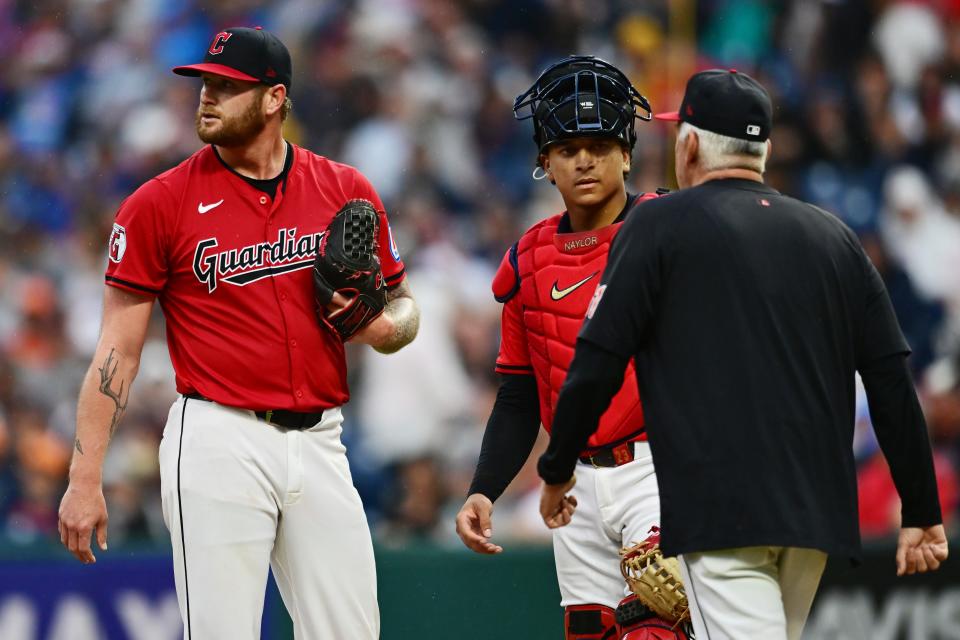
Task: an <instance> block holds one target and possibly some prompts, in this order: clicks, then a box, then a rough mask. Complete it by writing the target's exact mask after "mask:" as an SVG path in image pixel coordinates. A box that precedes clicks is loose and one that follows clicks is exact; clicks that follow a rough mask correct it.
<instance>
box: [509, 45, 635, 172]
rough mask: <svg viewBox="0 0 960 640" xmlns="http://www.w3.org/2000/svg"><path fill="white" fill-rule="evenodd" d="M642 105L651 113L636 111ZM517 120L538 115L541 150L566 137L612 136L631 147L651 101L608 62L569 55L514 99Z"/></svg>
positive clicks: (535, 121) (536, 130)
mask: <svg viewBox="0 0 960 640" xmlns="http://www.w3.org/2000/svg"><path fill="white" fill-rule="evenodd" d="M637 107H640V109H642V110H643V111H645V112H646V113H639V114H638V113H637ZM513 114H514V117H516V119H517V120H527V119H530V118H532V119H533V141H534V142H536V143H537V149H538V150H539V152H540V153H541V154H542V153H544V151H545V150H546V148H547V147H548V146H549V145H550V144H552V143H554V142H556V141H557V140H561V139H564V138H575V137H580V136H596V137H613V138H617V139H619V140H620V141H621V142H622V143H623V144H625V145H627V146H628V147H629V148H630V149H631V150H632V149H633V145H634V144H635V143H636V141H637V134H636V131H635V130H634V123H635V120H636V119H637V118H640V119H641V120H644V121H650V120H651V119H652V118H653V114H652V113H651V110H650V103H649V102H647V99H646V98H644V97H643V96H642V95H640V92H639V91H637V90H636V89H635V88H634V87H633V85H632V84H630V80H629V79H627V76H625V75H624V74H623V73H622V72H621V71H620V70H619V69H617V68H616V67H614V66H613V65H612V64H610V63H609V62H606V61H605V60H601V59H600V58H595V57H594V56H569V57H567V58H564V59H563V60H560V61H559V62H557V63H555V64H553V65H551V66H549V67H547V68H546V69H544V71H543V73H541V74H540V77H539V78H537V79H536V81H535V82H534V83H533V86H531V87H530V88H529V89H527V90H526V91H525V92H523V93H522V94H521V95H520V96H518V97H517V99H516V100H515V101H514V103H513Z"/></svg>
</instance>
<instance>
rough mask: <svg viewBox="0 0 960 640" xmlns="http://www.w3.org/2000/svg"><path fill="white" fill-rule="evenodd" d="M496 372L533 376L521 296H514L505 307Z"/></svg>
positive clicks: (501, 321)
mask: <svg viewBox="0 0 960 640" xmlns="http://www.w3.org/2000/svg"><path fill="white" fill-rule="evenodd" d="M496 371H497V373H513V374H523V375H531V374H533V367H532V366H531V365H530V351H529V349H528V348H527V331H526V328H525V327H524V325H523V304H522V302H521V299H520V296H513V297H512V298H510V299H509V300H507V302H505V303H504V305H503V315H502V317H501V320H500V353H498V354H497V367H496Z"/></svg>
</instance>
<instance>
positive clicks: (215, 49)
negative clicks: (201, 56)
mask: <svg viewBox="0 0 960 640" xmlns="http://www.w3.org/2000/svg"><path fill="white" fill-rule="evenodd" d="M232 35H233V34H232V33H228V32H226V31H221V32H220V33H218V34H217V37H216V38H214V39H213V44H211V45H210V49H209V51H210V55H212V56H215V55H217V54H219V53H223V45H225V44H226V43H227V40H229V39H230V36H232Z"/></svg>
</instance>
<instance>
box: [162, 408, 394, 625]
mask: <svg viewBox="0 0 960 640" xmlns="http://www.w3.org/2000/svg"><path fill="white" fill-rule="evenodd" d="M342 421H343V417H342V415H341V413H340V410H339V408H337V409H331V410H328V411H326V412H324V415H323V419H322V420H321V421H320V423H319V424H317V425H316V426H314V427H313V428H311V429H307V430H302V431H297V430H289V429H284V428H281V427H276V426H273V425H270V424H267V423H264V422H262V421H260V420H257V418H256V417H255V416H254V415H253V413H252V412H250V411H244V410H239V409H232V408H228V407H224V406H221V405H218V404H215V403H213V402H206V401H203V400H194V399H186V398H183V397H180V398H179V399H178V400H177V401H176V402H174V404H173V407H171V409H170V414H169V417H168V419H167V425H166V428H165V429H164V434H163V440H162V441H161V443H160V481H161V493H162V498H163V516H164V520H165V521H166V524H167V527H168V528H169V529H170V537H171V541H172V543H173V561H174V576H175V578H176V586H177V598H178V600H179V602H180V613H181V615H182V617H183V622H184V638H185V639H186V640H216V639H223V640H228V639H229V640H254V639H257V640H259V638H260V620H261V616H262V613H263V602H264V593H265V590H266V584H267V575H268V568H269V567H272V568H273V572H274V577H275V578H276V581H277V585H278V586H279V588H280V594H281V596H282V597H283V601H284V604H286V607H287V610H288V611H289V612H290V617H291V618H292V619H293V626H294V635H295V637H296V639H297V640H326V639H330V640H332V639H340V638H343V639H346V638H350V639H351V640H374V639H376V638H378V637H379V633H380V615H379V610H378V608H377V582H376V572H375V568H374V559H373V545H372V543H371V539H370V532H369V529H368V527H367V521H366V518H365V517H364V513H363V506H362V505H361V502H360V497H359V495H358V494H357V492H356V490H355V489H354V487H353V483H352V480H351V476H350V469H349V467H348V465H347V459H346V456H345V455H344V453H345V451H346V449H345V447H344V446H343V445H342V444H341V442H340V432H341V422H342Z"/></svg>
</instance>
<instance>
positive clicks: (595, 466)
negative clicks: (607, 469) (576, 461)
mask: <svg viewBox="0 0 960 640" xmlns="http://www.w3.org/2000/svg"><path fill="white" fill-rule="evenodd" d="M593 458H594V456H590V464H592V465H593V468H594V469H599V468H600V465H598V464H597V463H596V462H595V461H594V459H593Z"/></svg>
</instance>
